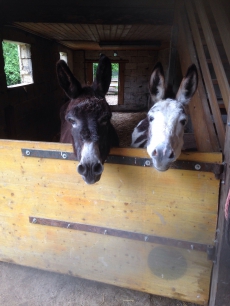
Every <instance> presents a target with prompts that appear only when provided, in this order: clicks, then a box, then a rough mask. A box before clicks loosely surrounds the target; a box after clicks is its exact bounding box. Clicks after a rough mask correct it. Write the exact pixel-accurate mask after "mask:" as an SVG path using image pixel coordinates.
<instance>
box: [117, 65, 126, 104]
mask: <svg viewBox="0 0 230 306" xmlns="http://www.w3.org/2000/svg"><path fill="white" fill-rule="evenodd" d="M118 82H119V84H118V105H123V104H124V86H125V63H124V62H120V63H119V77H118Z"/></svg>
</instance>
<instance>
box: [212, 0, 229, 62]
mask: <svg viewBox="0 0 230 306" xmlns="http://www.w3.org/2000/svg"><path fill="white" fill-rule="evenodd" d="M209 4H210V7H211V9H212V13H213V16H214V18H215V21H216V25H217V27H218V30H219V33H220V37H221V39H222V43H223V46H224V49H225V52H226V55H227V57H228V62H229V64H230V44H229V39H230V35H229V32H230V22H229V20H228V18H227V15H226V12H225V10H224V7H223V5H222V4H221V3H217V2H216V1H215V0H210V1H209Z"/></svg>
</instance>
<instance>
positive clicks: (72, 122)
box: [68, 118, 76, 124]
mask: <svg viewBox="0 0 230 306" xmlns="http://www.w3.org/2000/svg"><path fill="white" fill-rule="evenodd" d="M68 121H69V123H71V124H75V123H76V122H75V120H74V119H72V118H68Z"/></svg>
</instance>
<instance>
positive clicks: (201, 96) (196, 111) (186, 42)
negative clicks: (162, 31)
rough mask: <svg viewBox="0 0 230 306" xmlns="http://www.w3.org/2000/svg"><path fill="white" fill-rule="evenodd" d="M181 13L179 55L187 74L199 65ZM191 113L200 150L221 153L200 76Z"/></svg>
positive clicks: (184, 18) (185, 20) (184, 71)
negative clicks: (194, 65)
mask: <svg viewBox="0 0 230 306" xmlns="http://www.w3.org/2000/svg"><path fill="white" fill-rule="evenodd" d="M183 9H185V8H182V10H183ZM179 12H181V10H179V11H178V18H177V20H178V26H179V33H178V53H179V57H180V62H181V68H182V72H183V74H185V73H186V70H187V68H188V67H189V66H190V65H191V64H192V63H194V64H196V66H197V67H199V65H198V61H197V58H196V52H195V49H194V45H193V40H192V36H191V32H190V28H189V25H188V20H187V19H186V16H185V15H184V14H183V13H182V12H181V13H180V14H179ZM189 111H190V115H191V119H192V124H193V128H194V135H195V139H196V143H197V148H198V150H199V151H203V152H213V151H214V152H215V151H219V144H218V140H217V136H216V133H215V130H214V126H213V122H212V118H211V113H210V110H209V106H208V103H207V98H206V93H205V89H204V86H203V84H202V81H201V76H200V75H199V83H198V88H197V92H196V94H195V95H194V97H193V98H192V100H191V102H190V103H189Z"/></svg>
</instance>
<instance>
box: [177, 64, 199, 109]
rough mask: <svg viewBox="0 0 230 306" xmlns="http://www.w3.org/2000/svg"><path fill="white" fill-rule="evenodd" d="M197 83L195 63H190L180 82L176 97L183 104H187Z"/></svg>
mask: <svg viewBox="0 0 230 306" xmlns="http://www.w3.org/2000/svg"><path fill="white" fill-rule="evenodd" d="M197 85H198V73H197V68H196V65H194V64H192V65H191V66H190V67H189V68H188V70H187V73H186V76H185V77H184V78H183V80H182V81H181V84H180V88H179V90H178V92H177V95H176V99H177V100H178V101H179V102H181V103H182V104H184V105H187V104H188V103H189V101H190V100H191V98H192V96H193V95H194V93H195V91H196V89H197Z"/></svg>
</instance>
